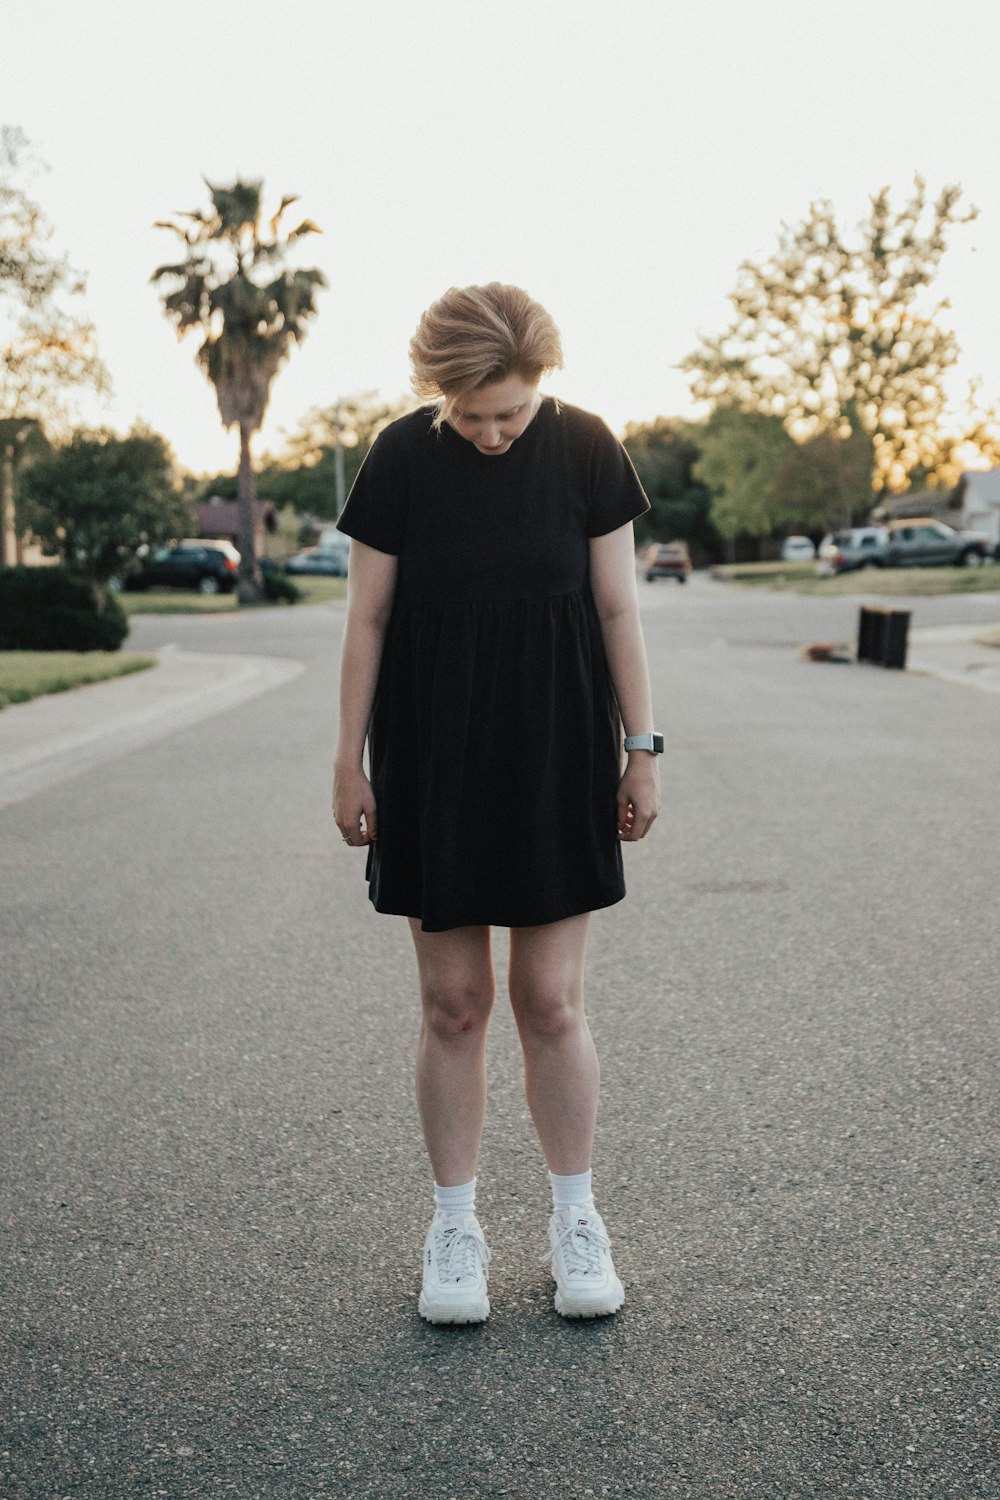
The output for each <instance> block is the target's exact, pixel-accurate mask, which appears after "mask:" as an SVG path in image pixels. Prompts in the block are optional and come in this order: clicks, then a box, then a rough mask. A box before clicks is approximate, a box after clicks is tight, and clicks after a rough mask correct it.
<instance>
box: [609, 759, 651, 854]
mask: <svg viewBox="0 0 1000 1500" xmlns="http://www.w3.org/2000/svg"><path fill="white" fill-rule="evenodd" d="M659 811H660V768H659V766H658V765H657V758H656V756H655V755H650V754H649V752H648V751H647V750H634V751H633V752H632V754H631V755H630V756H629V761H628V765H627V766H626V767H625V774H624V776H623V777H622V779H621V781H620V782H619V783H618V837H619V838H620V839H623V840H627V841H628V842H629V843H635V842H636V840H638V839H644V838H645V837H646V834H647V833H648V832H649V830H650V829H651V828H652V826H653V824H654V823H655V822H656V818H657V815H658V813H659Z"/></svg>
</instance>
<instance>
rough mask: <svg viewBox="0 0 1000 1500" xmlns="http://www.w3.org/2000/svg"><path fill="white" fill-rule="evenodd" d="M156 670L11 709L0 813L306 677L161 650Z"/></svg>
mask: <svg viewBox="0 0 1000 1500" xmlns="http://www.w3.org/2000/svg"><path fill="white" fill-rule="evenodd" d="M152 654H153V655H154V656H155V657H156V666H155V667H150V668H149V669H148V670H147V671H144V672H135V673H132V674H131V675H129V676H126V677H116V678H112V679H111V680H110V681H107V682H98V683H92V684H90V685H88V686H86V687H81V688H73V689H71V690H70V691H69V692H66V693H50V694H46V695H45V696H44V697H41V698H34V699H32V701H31V702H30V703H15V704H12V705H11V706H10V707H9V708H5V709H4V711H3V714H2V715H0V808H3V807H9V806H11V805H12V804H14V803H16V802H23V801H25V800H26V799H27V798H29V797H33V796H35V795H36V794H37V793H38V792H42V791H45V790H47V789H48V788H50V787H53V786H58V785H59V784H60V783H62V782H64V781H68V780H69V779H70V778H71V777H74V776H78V775H80V774H82V773H83V772H84V771H89V770H91V769H92V768H93V767H95V766H99V765H104V764H105V763H106V762H107V761H110V760H117V759H118V758H119V757H120V756H122V755H128V754H130V752H131V751H133V750H137V749H139V748H140V747H141V746H143V745H148V744H150V743H151V742H152V741H154V740H157V739H161V738H162V737H163V736H165V735H169V734H174V733H176V732H177V731H178V730H180V729H186V728H188V726H189V725H192V724H197V723H198V722H199V721H200V720H202V719H207V718H211V717H212V715H214V714H218V713H222V712H224V711H225V710H226V709H229V708H235V707H236V706H237V704H239V703H244V702H246V700H247V699H249V698H255V697H257V696H258V695H259V694H261V693H266V692H268V691H269V690H270V689H271V688H276V687H280V686H281V685H282V684H283V683H286V682H291V681H292V679H293V678H295V677H298V676H299V675H300V673H302V672H304V671H305V666H304V664H303V663H302V662H299V661H290V660H287V659H285V658H282V657H273V656H219V655H214V654H209V653H207V652H200V651H178V650H177V649H176V648H175V647H173V646H164V647H162V648H161V649H160V650H159V651H156V652H153V653H152Z"/></svg>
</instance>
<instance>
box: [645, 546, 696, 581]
mask: <svg viewBox="0 0 1000 1500" xmlns="http://www.w3.org/2000/svg"><path fill="white" fill-rule="evenodd" d="M690 571H691V558H690V557H689V555H688V549H687V547H686V546H685V545H684V543H683V542H665V543H664V544H663V545H662V546H659V547H653V548H651V549H650V551H649V552H648V553H647V556H646V582H647V583H652V582H653V580H654V579H656V578H676V579H677V582H678V583H687V576H688V574H689V573H690Z"/></svg>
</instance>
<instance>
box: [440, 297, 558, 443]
mask: <svg viewBox="0 0 1000 1500" xmlns="http://www.w3.org/2000/svg"><path fill="white" fill-rule="evenodd" d="M562 362H563V353H562V343H561V341H560V338H559V330H558V328H557V327H556V325H555V323H554V322H553V320H552V317H551V315H550V314H549V313H547V312H546V310H545V308H544V307H542V306H541V304H540V303H538V302H535V301H534V300H533V298H531V297H529V296H528V294H527V292H524V291H522V290H521V288H520V287H518V286H504V285H503V284H502V283H501V282H499V281H491V282H489V284H488V285H487V286H466V287H456V286H453V287H451V288H450V290H448V291H447V292H445V294H444V296H443V297H439V298H438V300H437V301H436V302H434V303H432V304H431V306H430V307H429V308H428V309H427V311H426V312H425V313H424V315H423V317H422V318H421V319H420V322H419V323H418V324H417V331H416V333H415V334H414V335H413V337H412V339H411V340H410V363H411V365H412V366H413V378H412V384H413V389H414V391H415V392H416V393H417V395H418V396H422V397H425V398H428V399H431V400H433V399H434V398H435V397H438V396H443V397H444V398H445V399H444V403H443V404H442V407H441V410H440V412H439V413H438V422H439V423H440V422H441V421H443V420H444V417H445V415H446V414H447V409H448V407H449V406H450V405H451V402H452V401H453V400H454V399H455V397H457V396H458V395H459V394H460V393H461V392H463V391H469V390H474V389H475V388H476V387H477V386H481V385H492V384H493V383H495V382H496V381H498V380H506V379H507V377H508V376H509V375H520V376H521V378H522V379H523V380H527V381H529V382H530V383H531V384H533V385H534V384H535V383H536V382H537V381H538V380H540V379H541V377H542V376H543V375H544V374H545V373H546V371H548V370H558V369H561V368H562Z"/></svg>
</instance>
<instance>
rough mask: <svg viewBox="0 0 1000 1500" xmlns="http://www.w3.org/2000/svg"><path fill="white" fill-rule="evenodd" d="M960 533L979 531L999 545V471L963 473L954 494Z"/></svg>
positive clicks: (988, 470)
mask: <svg viewBox="0 0 1000 1500" xmlns="http://www.w3.org/2000/svg"><path fill="white" fill-rule="evenodd" d="M954 503H955V505H956V506H957V508H958V513H959V520H958V521H956V522H955V524H956V525H957V526H959V527H960V528H961V530H963V531H981V532H983V534H984V535H985V536H988V537H989V539H990V541H991V542H992V543H993V545H994V546H997V545H998V544H1000V469H966V471H965V473H964V474H963V475H962V477H961V479H960V480H959V481H958V484H957V485H956V486H955V490H954Z"/></svg>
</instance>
